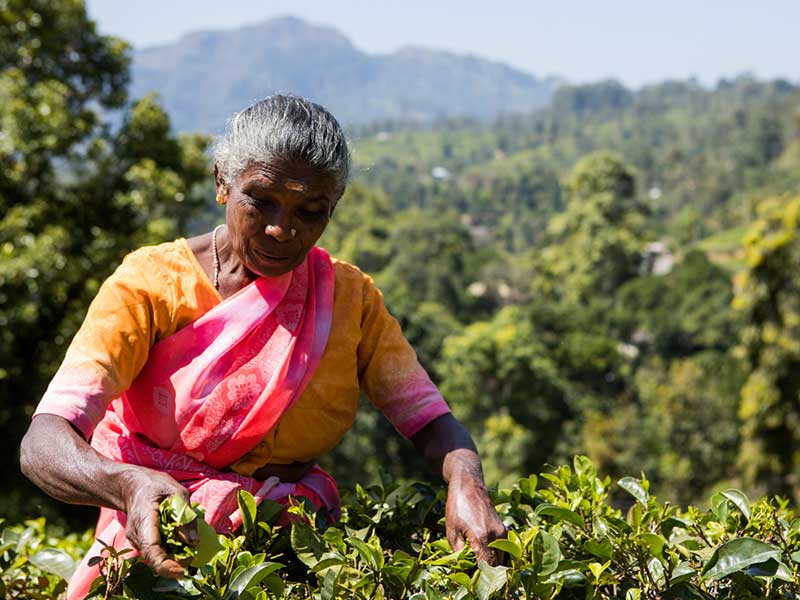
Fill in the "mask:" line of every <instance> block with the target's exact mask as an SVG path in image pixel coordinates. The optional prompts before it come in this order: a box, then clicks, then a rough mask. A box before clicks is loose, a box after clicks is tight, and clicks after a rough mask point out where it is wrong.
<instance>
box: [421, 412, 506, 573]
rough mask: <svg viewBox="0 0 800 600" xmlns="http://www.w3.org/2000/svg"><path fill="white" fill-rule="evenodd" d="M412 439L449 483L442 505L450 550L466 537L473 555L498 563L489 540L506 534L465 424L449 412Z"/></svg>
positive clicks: (459, 544)
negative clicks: (487, 488)
mask: <svg viewBox="0 0 800 600" xmlns="http://www.w3.org/2000/svg"><path fill="white" fill-rule="evenodd" d="M411 442H412V443H413V444H414V446H415V447H416V448H417V450H418V451H419V452H420V453H421V454H422V455H423V456H425V458H426V459H428V462H429V463H430V465H431V468H432V469H433V470H434V471H435V472H437V473H440V474H441V476H442V478H443V479H444V480H445V481H446V482H447V483H448V492H447V504H446V506H445V527H446V529H447V541H448V542H450V546H451V547H452V548H453V550H460V549H461V548H463V547H464V543H465V541H466V540H469V543H470V547H471V548H472V549H473V550H474V552H475V556H476V558H477V559H478V560H479V561H481V560H485V561H486V562H488V563H489V564H490V565H497V564H498V563H499V562H500V561H501V559H502V555H501V553H499V552H498V551H497V550H494V549H493V548H489V543H490V542H492V541H493V540H496V539H498V538H503V537H505V536H506V528H505V526H504V525H503V523H502V521H500V517H499V516H498V515H497V511H495V509H494V505H493V504H492V501H491V499H490V498H489V493H488V492H487V490H486V486H485V484H484V481H483V472H482V470H481V462H480V459H479V458H478V453H477V452H476V450H475V445H474V444H473V442H472V438H470V436H469V433H467V430H466V429H464V426H463V425H462V424H461V423H459V422H458V420H456V418H455V417H454V416H453V415H451V414H448V415H442V416H441V417H439V418H438V419H435V420H434V421H432V422H431V423H429V424H428V425H426V426H425V427H424V428H423V429H422V430H420V431H419V432H418V433H417V434H416V435H414V436H413V437H412V438H411Z"/></svg>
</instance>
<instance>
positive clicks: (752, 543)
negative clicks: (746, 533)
mask: <svg viewBox="0 0 800 600" xmlns="http://www.w3.org/2000/svg"><path fill="white" fill-rule="evenodd" d="M780 556H781V550H780V548H776V547H775V546H773V545H771V544H767V543H766V542H762V541H760V540H756V539H753V538H737V539H734V540H731V541H729V542H726V543H724V544H722V545H721V546H720V547H719V548H717V549H716V550H715V551H714V554H712V555H711V558H709V559H708V562H706V564H705V566H704V567H703V570H702V571H701V572H700V579H701V580H707V579H722V578H723V577H726V576H727V575H730V574H731V573H735V572H736V571H741V570H743V569H746V568H747V567H750V566H752V565H755V564H758V563H763V562H766V561H768V560H769V559H771V558H774V559H775V560H776V561H779V560H780Z"/></svg>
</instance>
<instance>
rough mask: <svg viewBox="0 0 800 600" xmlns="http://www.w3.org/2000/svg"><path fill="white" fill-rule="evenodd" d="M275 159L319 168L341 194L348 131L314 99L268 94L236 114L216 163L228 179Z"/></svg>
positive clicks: (219, 147) (345, 174)
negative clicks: (345, 132) (345, 135)
mask: <svg viewBox="0 0 800 600" xmlns="http://www.w3.org/2000/svg"><path fill="white" fill-rule="evenodd" d="M273 159H278V160H291V161H301V162H303V163H305V164H307V165H309V166H311V167H313V168H315V169H318V170H319V172H320V173H322V174H325V175H329V176H331V177H333V178H334V180H335V181H336V191H337V194H338V196H341V195H342V194H343V193H344V189H345V187H346V185H347V177H348V174H349V171H350V154H349V152H348V149H347V142H346V141H345V137H344V132H343V131H342V128H341V126H340V125H339V122H338V121H337V120H336V119H335V118H334V116H333V115H332V114H331V113H329V112H328V111H327V110H326V109H325V108H323V107H322V106H320V105H319V104H316V103H315V102H311V101H309V100H306V99H305V98H300V97H298V96H284V95H280V94H276V95H274V96H268V97H267V98H264V99H263V100H260V101H258V102H256V103H255V104H252V105H250V106H248V107H247V108H245V109H244V110H242V111H241V112H238V113H236V114H235V115H234V116H233V118H231V120H230V121H229V122H228V126H227V128H226V130H225V133H224V134H222V135H221V136H219V137H218V138H217V140H216V142H215V144H214V163H215V165H216V167H217V169H218V170H219V173H220V176H221V178H222V180H223V181H224V182H225V183H228V184H229V183H230V182H231V181H233V180H234V179H235V178H236V177H237V176H238V175H240V174H241V173H242V172H243V171H244V170H245V169H247V168H248V167H249V166H251V165H254V164H255V165H258V164H265V163H268V162H269V161H271V160H273ZM338 196H337V198H338Z"/></svg>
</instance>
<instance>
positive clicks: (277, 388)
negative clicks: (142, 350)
mask: <svg viewBox="0 0 800 600" xmlns="http://www.w3.org/2000/svg"><path fill="white" fill-rule="evenodd" d="M333 281H334V276H333V266H332V264H331V261H330V258H329V256H328V255H327V253H326V252H325V251H324V250H322V249H320V248H314V249H312V251H311V252H310V253H309V255H308V258H307V259H306V261H305V262H303V263H302V264H301V265H300V266H298V267H297V268H296V269H295V270H294V271H292V272H291V273H288V274H286V275H283V276H281V277H277V278H261V279H258V280H256V281H255V282H253V283H252V284H250V285H248V286H247V287H245V288H244V289H242V290H240V291H239V292H238V293H237V294H235V295H234V296H232V297H230V298H228V299H227V300H225V301H224V302H222V303H221V304H219V305H218V306H216V307H215V308H213V309H212V310H210V311H209V312H208V313H206V314H205V315H203V316H202V317H200V318H199V319H197V321H195V322H194V323H192V324H191V325H189V326H187V327H185V328H183V329H181V330H180V331H178V332H177V333H175V334H173V335H172V336H170V337H168V338H166V339H163V340H161V341H160V342H158V343H157V344H156V345H155V346H153V348H152V350H151V353H150V356H149V358H148V360H147V363H146V365H145V368H144V369H143V370H142V372H141V373H140V374H139V376H138V377H137V379H136V381H135V382H134V383H133V385H132V386H131V387H130V388H129V389H128V390H126V391H125V392H124V393H123V394H122V395H121V397H119V398H118V399H116V400H114V401H113V402H112V403H111V406H109V408H108V410H107V412H106V414H105V417H104V418H103V420H102V421H101V422H100V424H99V425H98V426H97V428H96V429H95V431H94V436H93V438H92V446H93V447H94V448H95V449H96V450H97V451H98V452H100V453H101V454H103V455H104V456H107V457H108V458H111V459H113V460H116V461H119V462H125V463H129V464H135V465H141V466H144V467H149V468H152V469H157V470H160V471H164V472H166V473H169V474H170V475H171V476H172V477H174V478H175V479H176V480H177V481H179V482H180V483H182V484H183V485H185V486H186V488H187V489H188V490H189V492H190V494H191V497H192V500H193V501H196V502H199V503H200V504H201V505H202V506H203V507H204V508H205V510H206V519H207V520H208V521H209V523H210V524H211V525H213V526H214V527H215V528H216V529H217V530H218V531H220V532H228V531H231V530H232V529H236V528H237V527H238V526H239V525H240V524H241V517H240V516H239V515H238V511H237V510H236V509H237V503H236V496H237V492H238V491H239V490H240V489H243V490H247V491H249V492H250V493H252V494H253V495H254V496H256V499H257V501H261V500H262V499H263V498H270V499H275V500H282V499H285V498H286V497H287V496H288V495H291V494H297V493H299V492H302V491H303V490H309V491H311V492H312V494H309V495H310V496H312V499H317V500H319V503H320V505H325V506H326V507H327V508H328V509H330V510H331V511H332V512H333V514H334V516H335V517H336V516H338V513H339V510H340V501H339V495H338V492H337V489H336V484H335V481H334V480H333V479H332V478H331V477H330V476H329V475H328V474H327V473H325V472H324V471H323V470H322V469H320V468H319V467H314V468H313V469H312V470H311V471H310V472H309V473H308V474H307V475H306V476H305V477H304V478H303V479H302V480H301V481H300V482H298V483H297V484H288V483H279V482H277V480H275V479H274V478H272V480H269V481H267V482H261V481H258V480H256V479H253V478H251V477H245V476H243V475H238V474H236V473H233V472H222V471H221V469H223V468H225V467H226V466H228V465H230V464H231V463H232V462H234V461H235V460H237V459H238V458H240V457H242V456H243V455H245V454H246V453H247V452H249V451H250V450H251V449H252V448H253V446H255V445H256V444H257V443H258V442H259V441H260V440H261V439H262V438H263V437H264V435H265V434H266V433H267V432H268V431H269V430H270V429H271V428H272V427H273V426H274V425H275V423H277V422H278V420H279V419H280V418H281V416H282V415H283V414H284V413H285V412H286V410H287V409H288V408H289V407H290V406H291V405H292V404H293V403H294V402H295V401H296V400H297V398H299V396H300V394H301V393H302V391H303V389H304V388H305V386H306V385H307V384H308V382H309V380H310V379H311V376H312V375H313V374H314V370H315V369H316V367H317V365H318V364H319V361H320V358H321V357H322V353H323V351H324V350H325V345H326V343H327V339H328V334H329V332H330V326H331V318H332V311H333ZM40 412H46V411H40ZM124 530H125V515H124V514H123V513H119V512H115V511H111V510H110V509H102V510H101V516H100V520H99V521H98V530H97V532H96V537H97V539H102V540H103V541H105V542H106V543H109V544H113V545H114V546H115V547H129V546H130V543H129V542H128V541H127V540H126V538H125V535H124ZM101 548H102V545H101V544H99V543H98V542H95V545H94V546H93V547H92V549H91V550H90V551H89V552H88V553H87V556H86V558H85V559H84V562H83V563H82V564H81V565H80V567H79V568H78V571H77V572H76V573H75V575H74V576H73V578H72V580H71V581H70V587H69V590H68V595H67V597H68V599H69V600H72V599H73V598H83V597H84V595H85V594H86V592H87V591H88V589H89V586H90V585H91V582H92V581H93V580H94V579H95V578H96V577H97V575H98V574H99V571H98V569H97V567H89V566H88V559H89V558H91V557H92V556H96V555H97V554H98V553H99V551H100V549H101Z"/></svg>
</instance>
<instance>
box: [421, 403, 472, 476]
mask: <svg viewBox="0 0 800 600" xmlns="http://www.w3.org/2000/svg"><path fill="white" fill-rule="evenodd" d="M411 442H412V443H413V444H414V447H415V448H416V449H417V451H418V452H419V453H420V454H421V455H422V456H424V457H425V459H426V460H427V461H428V464H429V465H430V466H431V469H432V470H433V471H434V472H435V473H438V474H439V475H441V477H442V478H443V479H444V480H445V481H446V482H447V483H450V482H451V481H453V480H454V479H459V478H461V477H469V478H471V479H473V480H475V481H479V482H481V483H483V471H482V469H481V461H480V458H479V457H478V452H477V450H476V449H475V444H474V442H473V441H472V438H471V437H470V435H469V433H468V432H467V430H466V429H465V428H464V426H463V425H462V424H461V423H460V422H459V421H458V420H457V419H456V418H455V417H454V416H453V415H452V414H450V413H448V414H446V415H442V416H441V417H439V418H437V419H434V420H433V421H431V422H430V423H428V424H427V425H426V426H425V427H423V428H422V429H421V430H419V431H418V432H417V433H416V434H414V435H413V436H412V437H411Z"/></svg>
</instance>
